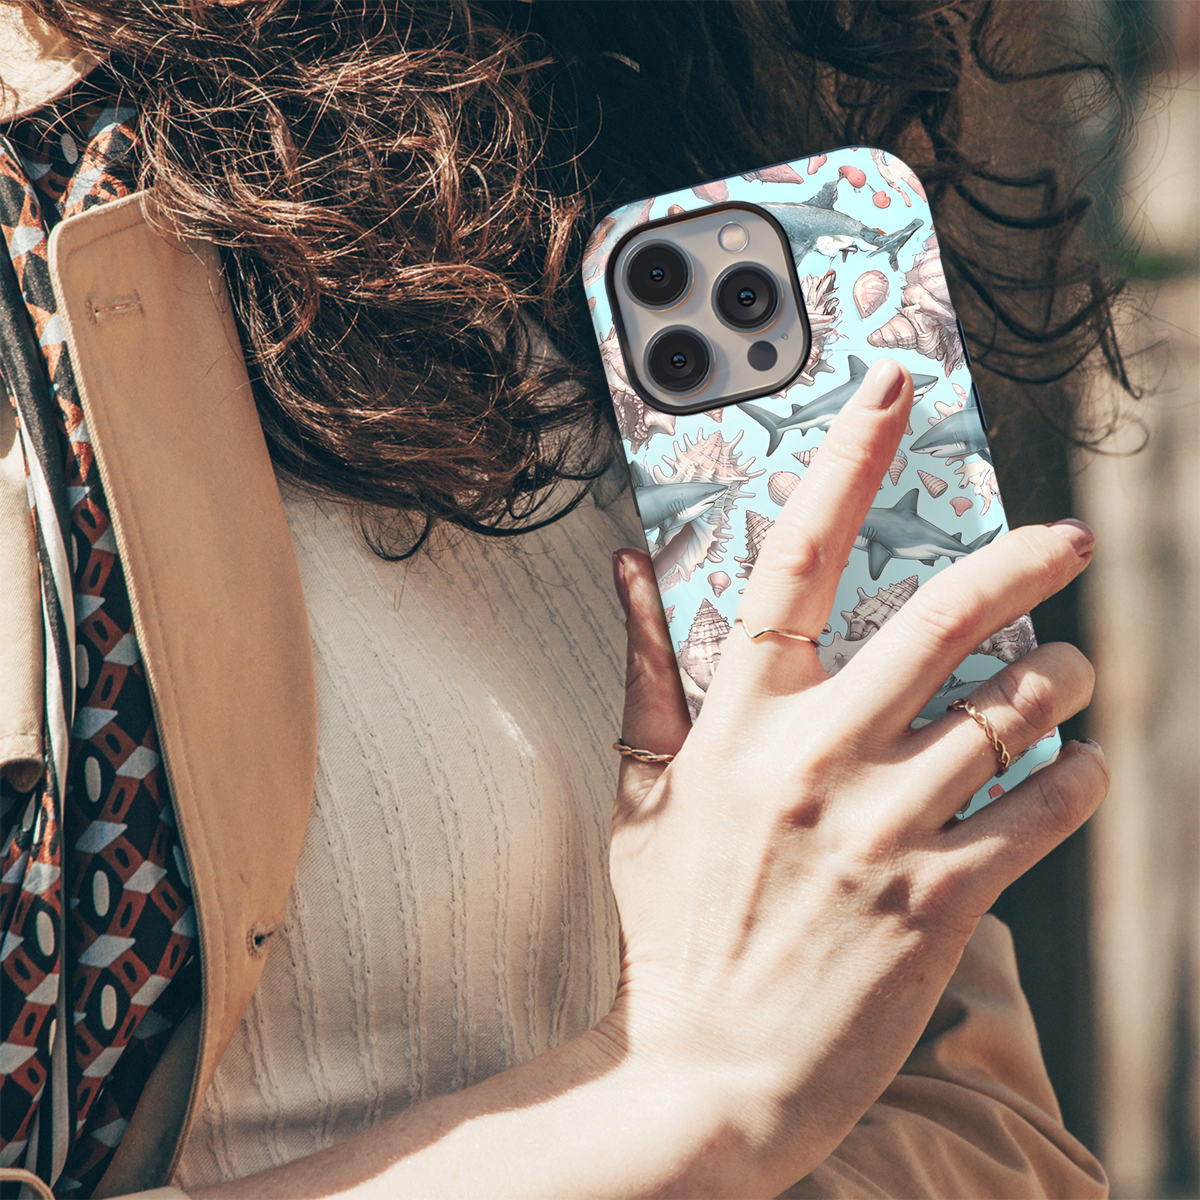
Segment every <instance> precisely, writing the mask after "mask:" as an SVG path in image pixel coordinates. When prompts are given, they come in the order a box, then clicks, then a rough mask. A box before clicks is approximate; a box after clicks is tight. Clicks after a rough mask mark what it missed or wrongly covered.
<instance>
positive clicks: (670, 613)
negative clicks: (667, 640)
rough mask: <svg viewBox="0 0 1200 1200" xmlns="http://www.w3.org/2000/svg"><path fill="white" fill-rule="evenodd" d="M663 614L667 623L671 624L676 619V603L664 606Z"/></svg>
mask: <svg viewBox="0 0 1200 1200" xmlns="http://www.w3.org/2000/svg"><path fill="white" fill-rule="evenodd" d="M663 616H664V617H666V619H667V624H668V625H670V623H671V622H672V621H673V620H674V619H675V605H673V604H672V605H671V606H670V607H668V608H664V609H663Z"/></svg>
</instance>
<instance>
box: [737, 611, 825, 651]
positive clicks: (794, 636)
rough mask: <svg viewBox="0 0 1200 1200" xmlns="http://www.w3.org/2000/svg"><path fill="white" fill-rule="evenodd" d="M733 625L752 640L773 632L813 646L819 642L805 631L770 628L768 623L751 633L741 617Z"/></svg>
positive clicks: (778, 635) (754, 640)
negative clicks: (738, 627)
mask: <svg viewBox="0 0 1200 1200" xmlns="http://www.w3.org/2000/svg"><path fill="white" fill-rule="evenodd" d="M733 623H734V624H735V625H740V626H741V627H742V632H743V633H744V634H745V635H746V636H747V637H748V638H749V639H750V640H751V641H752V642H757V641H758V639H759V638H760V637H766V636H767V634H768V633H773V634H774V635H775V636H776V637H781V638H787V639H788V640H789V641H793V642H808V643H810V644H811V645H813V646H819V645H820V644H821V643H820V642H818V641H817V639H816V638H810V637H809V636H808V634H806V633H789V632H788V631H787V630H786V629H772V628H771V627H770V626H769V625H768V626H767V627H766V628H765V629H760V630H759V631H758V632H757V633H751V632H750V630H749V628H747V626H746V622H745V621H743V620H742V618H741V617H736V618H735V619H734V622H733Z"/></svg>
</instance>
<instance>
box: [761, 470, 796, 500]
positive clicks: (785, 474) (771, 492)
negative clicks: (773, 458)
mask: <svg viewBox="0 0 1200 1200" xmlns="http://www.w3.org/2000/svg"><path fill="white" fill-rule="evenodd" d="M799 482H800V476H799V475H793V474H792V472H791V471H776V472H775V474H774V475H772V476H771V478H770V479H768V480H767V495H768V496H770V497H771V499H772V500H774V501H775V503H776V504H779V505H783V504H786V503H787V498H788V497H789V496H790V495H791V494H792V493H793V492H794V491H795V490H796V485H797V484H798V483H799Z"/></svg>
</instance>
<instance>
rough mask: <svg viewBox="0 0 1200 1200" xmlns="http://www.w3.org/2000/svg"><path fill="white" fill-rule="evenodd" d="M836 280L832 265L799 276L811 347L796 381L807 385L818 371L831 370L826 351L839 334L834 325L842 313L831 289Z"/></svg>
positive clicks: (813, 380) (810, 383)
mask: <svg viewBox="0 0 1200 1200" xmlns="http://www.w3.org/2000/svg"><path fill="white" fill-rule="evenodd" d="M836 282H837V273H836V272H835V271H834V269H833V268H832V267H830V268H829V270H828V271H826V272H825V274H824V275H805V276H804V278H803V279H801V280H800V295H801V296H802V297H803V298H804V308H805V311H806V312H807V313H808V327H809V331H810V332H811V334H812V348H811V349H810V351H809V354H808V362H807V363H805V365H804V370H803V371H801V373H800V377H799V379H797V380H796V382H797V383H803V384H805V385H806V386H809V387H811V386H812V384H813V383H814V382H815V376H816V374H817V372H818V371H832V370H833V368H832V367H831V366H830V365H829V363H828V361H827V359H828V353H827V351H828V350H829V349H830V348H831V347H832V345H833V343H834V342H836V341H837V340H838V339H839V338H840V337H842V334H841V333H839V332H838V328H837V326H838V322H839V321H840V320H841V319H842V314H841V313H840V312H839V311H838V298H837V295H836V294H835V292H834V284H835V283H836Z"/></svg>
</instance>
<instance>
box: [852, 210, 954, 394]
mask: <svg viewBox="0 0 1200 1200" xmlns="http://www.w3.org/2000/svg"><path fill="white" fill-rule="evenodd" d="M904 279H905V283H904V290H903V291H902V292H901V293H900V311H899V312H898V313H897V314H896V315H895V316H894V317H893V318H892V319H891V320H890V321H888V323H887V324H886V325H883V326H881V327H880V328H879V329H876V330H875V331H874V332H873V333H870V334H868V335H867V341H868V342H869V343H870V344H871V345H872V346H877V347H879V348H880V349H885V350H916V351H917V352H918V353H919V354H924V355H925V356H926V357H927V358H932V359H936V360H937V361H938V362H941V363H943V364H944V368H945V371H946V374H947V375H949V374H950V372H951V371H953V370H954V369H955V367H957V366H959V365H961V363H962V362H963V347H962V342H961V341H960V340H959V336H958V326H957V324H956V323H955V316H954V308H953V306H952V305H951V303H950V293H949V291H948V290H947V288H946V274H945V272H944V271H943V269H942V259H941V255H940V253H939V252H938V244H937V237H936V235H934V234H930V235H929V237H928V238H926V240H925V248H924V249H923V250H922V251H921V252H920V253H919V254H918V255H917V256H916V257H915V258H914V259H913V265H912V266H911V267H910V268H909V269H908V271H906V272H905V275H904Z"/></svg>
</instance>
